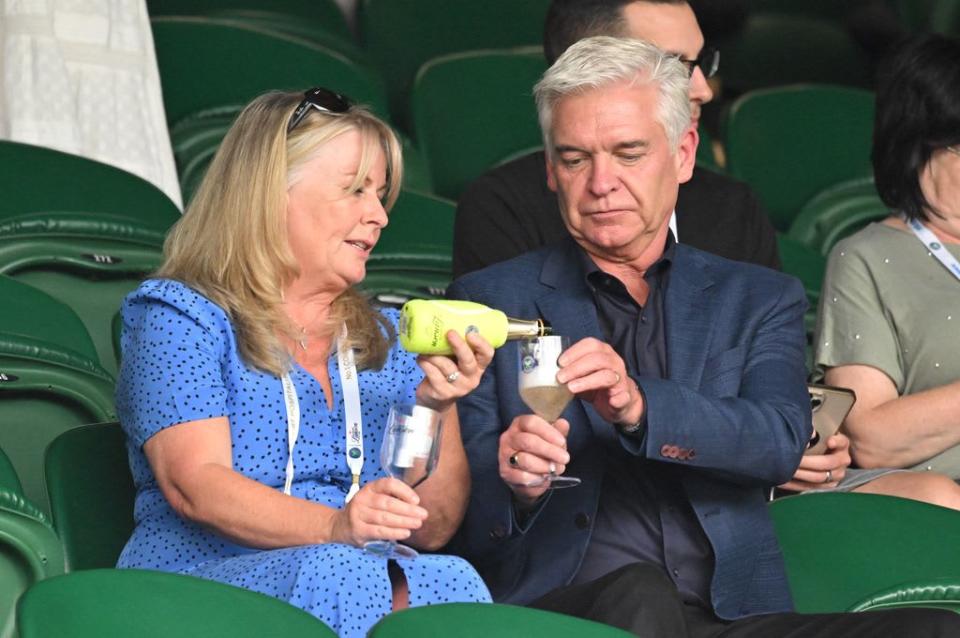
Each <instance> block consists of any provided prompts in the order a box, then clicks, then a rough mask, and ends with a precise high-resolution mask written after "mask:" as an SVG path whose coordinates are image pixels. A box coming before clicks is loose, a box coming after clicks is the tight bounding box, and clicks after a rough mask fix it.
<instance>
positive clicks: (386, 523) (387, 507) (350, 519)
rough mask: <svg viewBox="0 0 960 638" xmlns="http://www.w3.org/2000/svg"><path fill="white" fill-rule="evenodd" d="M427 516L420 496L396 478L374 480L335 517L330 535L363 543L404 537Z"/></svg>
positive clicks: (341, 540)
mask: <svg viewBox="0 0 960 638" xmlns="http://www.w3.org/2000/svg"><path fill="white" fill-rule="evenodd" d="M426 519H427V510H425V509H424V508H422V507H420V497H419V496H418V495H417V493H416V492H415V491H414V490H413V488H412V487H410V486H409V485H407V484H405V483H404V482H403V481H401V480H399V479H395V478H382V479H377V480H376V481H371V482H369V483H367V484H366V485H364V486H363V487H362V488H360V491H359V492H357V494H356V496H354V497H353V498H352V499H351V500H350V502H349V503H347V505H346V506H345V507H344V508H343V509H342V510H339V511H338V512H337V514H336V515H335V516H334V517H333V529H332V530H331V532H330V539H331V541H332V542H334V543H344V544H347V545H354V546H356V547H362V546H363V545H364V544H365V543H368V542H370V541H372V540H389V541H403V540H406V539H407V538H409V537H410V534H412V533H413V531H414V530H417V529H420V527H421V526H422V525H423V522H424V521H425V520H426Z"/></svg>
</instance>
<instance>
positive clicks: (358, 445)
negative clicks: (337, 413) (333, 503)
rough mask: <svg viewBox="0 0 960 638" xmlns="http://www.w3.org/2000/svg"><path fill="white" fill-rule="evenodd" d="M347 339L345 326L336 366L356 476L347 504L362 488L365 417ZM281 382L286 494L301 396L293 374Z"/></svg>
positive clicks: (348, 450)
mask: <svg viewBox="0 0 960 638" xmlns="http://www.w3.org/2000/svg"><path fill="white" fill-rule="evenodd" d="M346 339H347V327H346V326H344V327H343V331H342V332H341V334H340V337H339V338H338V339H337V364H338V365H337V369H338V370H339V372H340V387H341V388H342V390H343V404H344V412H345V422H344V426H345V427H344V437H345V438H346V446H345V449H346V455H347V466H348V467H349V468H350V474H351V475H352V477H353V480H352V482H351V484H350V491H348V492H347V496H346V498H345V499H344V503H349V502H350V499H352V498H353V497H354V495H355V494H356V493H357V492H359V491H360V472H361V471H362V470H363V420H362V419H361V417H360V384H359V383H358V382H357V365H356V363H355V362H354V359H353V349H352V348H347V347H345V345H344V344H345V343H346ZM280 383H281V384H282V385H283V400H284V403H285V404H286V407H287V470H286V480H285V481H284V483H283V493H284V494H287V495H289V494H290V490H291V488H292V486H293V470H294V466H293V448H294V447H295V446H296V443H297V437H298V436H299V435H300V399H299V397H297V388H296V387H295V386H294V385H293V380H292V379H291V378H290V373H288V372H284V373H283V375H282V376H281V377H280Z"/></svg>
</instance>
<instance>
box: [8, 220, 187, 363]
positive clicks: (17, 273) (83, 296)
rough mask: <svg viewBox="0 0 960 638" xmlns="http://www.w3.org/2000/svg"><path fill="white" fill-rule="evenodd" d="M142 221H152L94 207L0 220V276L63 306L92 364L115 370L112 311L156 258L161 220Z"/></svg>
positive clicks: (161, 234)
mask: <svg viewBox="0 0 960 638" xmlns="http://www.w3.org/2000/svg"><path fill="white" fill-rule="evenodd" d="M177 218H179V216H177ZM150 221H154V222H155V221H156V220H137V219H132V218H130V217H121V216H119V215H113V214H107V213H97V212H94V211H84V212H75V211H44V212H37V213H27V214H24V215H19V216H16V217H9V218H7V219H2V220H0V273H2V274H4V275H7V276H10V277H14V278H16V279H18V280H19V281H22V282H24V283H26V284H29V285H31V286H33V287H34V288H37V289H40V290H43V291H44V292H46V293H47V294H49V295H50V296H52V297H54V298H56V299H58V300H60V301H62V302H63V303H65V304H67V305H68V306H70V308H72V309H73V310H74V312H76V313H77V315H78V316H79V317H80V319H81V320H82V321H83V323H84V325H85V327H86V329H87V332H88V333H89V334H90V336H91V337H92V338H93V342H94V345H95V346H96V350H97V360H98V361H99V362H100V365H101V366H102V367H103V368H104V369H106V370H107V371H108V372H109V373H111V374H115V373H116V369H117V368H116V356H115V352H114V348H113V341H112V335H111V327H110V326H111V321H112V320H113V315H114V314H115V313H116V312H117V310H118V309H119V308H120V304H121V302H122V300H123V298H124V297H125V296H126V295H127V294H128V293H129V292H130V291H131V290H133V289H134V288H136V287H137V286H138V285H139V284H140V282H141V281H142V280H143V279H144V277H145V276H146V275H147V274H149V273H150V272H152V271H154V270H156V269H157V267H158V266H160V263H161V261H162V257H163V240H164V237H165V236H166V231H167V229H168V223H167V221H164V222H160V223H152V224H151V223H145V222H150ZM171 221H172V220H171Z"/></svg>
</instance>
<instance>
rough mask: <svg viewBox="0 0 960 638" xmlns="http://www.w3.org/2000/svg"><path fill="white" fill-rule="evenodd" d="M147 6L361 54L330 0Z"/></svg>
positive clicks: (191, 0)
mask: <svg viewBox="0 0 960 638" xmlns="http://www.w3.org/2000/svg"><path fill="white" fill-rule="evenodd" d="M147 9H148V10H149V12H150V15H151V16H200V17H214V18H219V19H223V20H230V21H236V22H238V23H240V24H247V25H249V26H253V27H258V28H262V29H265V30H268V31H277V32H279V33H282V34H285V35H290V36H295V37H299V38H302V39H304V40H308V41H312V42H315V43H317V44H321V45H323V46H326V47H329V48H331V49H334V50H335V51H340V52H341V53H344V54H345V55H347V56H348V57H351V58H352V59H359V57H360V56H362V53H361V52H360V48H359V47H358V46H357V45H356V43H354V42H353V34H352V33H350V27H349V26H348V25H347V20H346V18H345V16H344V15H343V12H342V11H341V10H340V7H339V6H337V3H336V2H335V1H334V0H279V1H276V2H270V3H269V4H266V3H264V2H261V1H260V0H199V1H196V0H148V2H147ZM354 56H358V57H354Z"/></svg>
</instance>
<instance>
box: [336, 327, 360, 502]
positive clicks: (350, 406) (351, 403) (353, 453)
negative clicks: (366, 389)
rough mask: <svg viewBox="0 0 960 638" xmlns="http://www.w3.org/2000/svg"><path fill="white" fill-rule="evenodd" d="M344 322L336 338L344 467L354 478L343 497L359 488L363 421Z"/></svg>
mask: <svg viewBox="0 0 960 638" xmlns="http://www.w3.org/2000/svg"><path fill="white" fill-rule="evenodd" d="M346 341H347V326H346V325H344V326H343V332H342V333H341V335H340V338H339V339H338V340H337V360H338V363H339V365H338V366H337V368H338V369H339V370H340V387H341V388H342V389H343V408H344V417H345V419H344V429H343V432H344V437H345V438H346V445H345V449H346V454H347V467H349V468H350V474H351V475H352V477H353V481H352V482H351V483H350V491H349V492H347V496H346V498H345V499H344V501H343V502H344V503H349V502H350V499H352V498H353V497H354V495H356V493H357V492H359V491H360V471H361V470H362V469H363V421H362V420H361V418H360V384H359V383H358V382H357V364H356V363H354V360H353V348H347V347H345V346H344V344H345V343H346Z"/></svg>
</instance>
